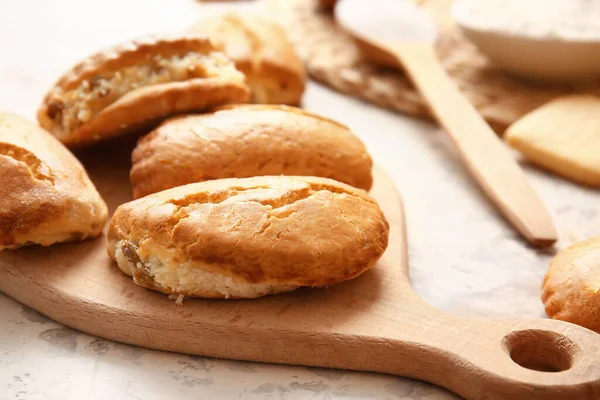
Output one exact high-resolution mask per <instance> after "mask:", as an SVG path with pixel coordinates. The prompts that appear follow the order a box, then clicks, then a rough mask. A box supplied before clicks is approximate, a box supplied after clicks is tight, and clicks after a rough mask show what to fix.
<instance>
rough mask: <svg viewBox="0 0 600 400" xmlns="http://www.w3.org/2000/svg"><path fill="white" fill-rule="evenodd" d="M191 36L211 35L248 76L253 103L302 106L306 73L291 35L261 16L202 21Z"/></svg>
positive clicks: (215, 18) (229, 16)
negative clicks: (289, 36)
mask: <svg viewBox="0 0 600 400" xmlns="http://www.w3.org/2000/svg"><path fill="white" fill-rule="evenodd" d="M188 33H191V34H200V35H208V36H210V38H211V39H212V40H215V41H216V42H217V43H219V44H220V45H221V46H223V51H224V52H225V54H227V56H228V57H229V58H231V59H232V60H233V61H234V62H235V65H236V67H237V68H238V69H239V70H240V71H242V72H243V73H244V74H245V75H246V80H247V82H248V85H250V89H251V90H252V102H253V103H261V104H288V105H299V104H300V101H301V99H302V94H303V93H304V87H305V85H306V71H305V70H304V66H303V64H302V62H301V61H300V59H299V58H298V55H297V54H296V50H295V48H294V46H293V45H292V42H291V41H290V40H289V39H288V37H287V33H286V32H285V30H284V29H283V27H281V26H280V25H279V24H278V23H276V22H274V21H272V20H270V19H268V18H266V17H263V16H260V15H257V14H239V13H229V14H224V15H221V16H217V17H210V18H206V19H202V20H200V21H198V22H197V23H195V24H194V25H193V26H191V27H190V28H189V29H188Z"/></svg>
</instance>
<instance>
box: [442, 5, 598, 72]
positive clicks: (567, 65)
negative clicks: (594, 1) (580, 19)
mask: <svg viewBox="0 0 600 400" xmlns="http://www.w3.org/2000/svg"><path fill="white" fill-rule="evenodd" d="M458 3H459V2H455V3H454V7H453V8H452V15H453V18H454V20H455V21H456V23H457V24H458V26H459V27H460V29H461V31H462V32H463V34H464V36H465V37H466V38H467V39H469V40H470V41H471V42H472V43H473V44H474V45H475V46H477V48H478V49H479V50H480V51H481V52H482V53H483V54H485V55H486V56H487V57H488V58H489V59H490V60H491V61H493V62H494V63H495V64H496V65H497V66H498V67H500V68H501V69H503V70H506V71H508V72H511V73H514V74H516V75H519V76H522V77H525V78H528V79H534V80H541V81H550V82H564V81H581V80H589V79H600V38H598V39H597V40H592V39H587V38H586V39H585V40H570V39H569V40H562V39H559V38H535V37H529V36H525V35H516V34H514V33H505V32H498V31H494V30H485V29H482V28H480V27H475V26H472V25H469V23H468V22H466V21H465V18H464V17H463V16H462V15H461V13H460V12H457V10H458V7H456V6H457V4H458ZM599 18H600V16H599Z"/></svg>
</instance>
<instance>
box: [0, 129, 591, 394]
mask: <svg viewBox="0 0 600 400" xmlns="http://www.w3.org/2000/svg"><path fill="white" fill-rule="evenodd" d="M132 145H133V144H132V143H131V142H124V141H121V142H112V143H107V144H105V145H104V146H100V147H96V148H94V149H93V150H89V151H88V152H87V153H81V154H79V156H80V157H81V158H82V160H83V161H84V163H85V165H86V167H87V169H88V171H89V172H90V175H91V177H92V179H93V180H94V182H95V183H96V185H97V186H98V188H99V190H100V192H101V193H102V195H103V196H104V198H105V199H106V200H107V202H108V203H109V207H110V208H111V210H114V208H115V207H116V206H117V205H119V204H121V203H122V202H124V201H127V200H129V199H130V192H131V188H130V186H129V183H128V171H129V164H128V159H129V154H130V152H131V148H132ZM106 154H111V157H110V158H109V159H107V157H106ZM372 194H373V196H374V197H375V198H376V199H377V200H378V201H379V203H380V204H381V206H382V208H383V210H384V211H385V214H386V216H387V218H388V219H389V222H390V225H391V231H390V244H389V248H388V250H387V251H386V253H385V255H384V256H383V258H382V259H381V260H380V262H379V263H378V265H377V267H376V268H375V269H373V270H371V271H369V272H367V273H365V274H363V275H362V276H360V277H358V278H356V279H354V280H352V281H349V282H345V283H342V284H338V285H335V286H332V287H330V288H327V289H300V290H297V291H295V292H291V293H287V294H282V295H276V296H270V297H266V298H262V299H257V300H247V301H240V300H237V301H236V300H225V301H224V300H197V299H196V300H192V299H186V300H185V301H184V304H183V306H178V305H176V304H175V302H174V301H173V300H169V299H168V298H167V297H166V296H164V295H162V294H159V293H156V292H153V291H150V290H147V289H144V288H141V287H138V286H136V285H135V284H133V282H132V281H131V278H129V277H126V276H125V275H124V274H122V273H121V272H120V271H119V270H118V269H117V267H116V266H115V265H114V264H113V263H112V262H111V261H110V259H109V258H108V256H107V255H106V239H105V237H101V238H98V239H95V240H89V241H86V242H83V243H77V244H62V245H56V246H52V247H49V248H41V247H31V248H26V249H22V250H19V251H12V252H11V251H4V252H2V253H0V290H1V291H2V292H4V293H6V294H7V295H9V296H11V297H13V298H15V299H17V300H18V301H21V302H22V303H24V304H26V305H28V306H30V307H32V308H34V309H35V310H37V311H39V312H41V313H43V314H46V315H47V316H49V317H51V318H53V319H55V320H56V321H58V322H60V323H63V324H65V325H67V326H70V327H73V328H76V329H79V330H81V331H84V332H87V333H89V334H92V335H96V336H100V337H104V338H107V339H112V340H116V341H120V342H125V343H129V344H134V345H138V346H143V347H149V348H154V349H160V350H167V351H174V352H181V353H189V354H199V355H205V356H212V357H220V358H231V359H240V360H251V361H263V362H273V363H283V364H299V365H311V366H320V367H332V368H343V369H353V370H362V371H376V372H383V373H390V374H396V375H402V376H408V377H412V378H417V379H422V380H426V381H429V382H433V383H436V384H438V385H441V386H444V387H446V388H448V389H450V390H452V391H454V392H456V393H458V394H460V395H462V396H464V397H466V398H472V399H495V398H509V399H545V400H551V399H575V398H577V399H584V398H585V399H598V398H600V366H599V365H600V335H597V334H596V333H594V332H592V331H589V330H586V329H584V328H581V327H578V326H576V325H572V324H568V323H564V322H560V321H551V320H543V319H532V320H519V319H515V320H478V319H466V318H459V317H456V316H453V315H449V314H446V313H443V312H441V311H438V310H436V309H434V308H433V307H431V306H430V305H428V304H426V303H425V302H424V301H423V300H421V299H420V298H419V297H418V296H417V295H416V294H415V293H414V292H413V291H412V290H411V288H410V283H409V277H408V261H407V249H406V236H405V229H404V217H403V210H402V202H401V198H400V196H399V194H398V193H397V191H396V189H395V188H394V185H393V183H392V182H391V181H390V179H389V178H388V177H387V176H386V175H385V173H383V172H382V171H381V170H379V169H376V170H375V186H374V188H373V190H372ZM439 267H440V268H444V266H443V265H440V266H439ZM513 360H514V361H513ZM519 364H520V365H519ZM521 365H522V366H521Z"/></svg>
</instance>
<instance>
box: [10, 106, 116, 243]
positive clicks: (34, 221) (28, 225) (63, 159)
mask: <svg viewBox="0 0 600 400" xmlns="http://www.w3.org/2000/svg"><path fill="white" fill-rule="evenodd" d="M0 177H1V178H0V250H3V249H16V248H18V247H21V246H25V245H29V244H41V245H42V246H49V245H51V244H53V243H57V242H67V241H73V240H82V239H86V238H91V237H94V236H98V235H99V234H100V233H101V232H102V228H103V227H104V224H105V222H106V218H107V214H108V211H107V208H106V204H105V203H104V201H103V200H102V198H101V197H100V195H99V194H98V192H97V191H96V188H95V187H94V185H93V183H92V182H91V181H90V179H89V178H88V176H87V174H86V172H85V170H84V169H83V167H82V166H81V164H80V163H79V161H78V160H77V159H76V158H75V156H73V155H72V154H71V153H70V152H69V151H68V150H67V149H66V148H65V147H64V146H63V145H62V144H61V143H60V142H59V141H58V140H56V138H54V137H53V136H52V135H50V134H49V133H48V132H46V131H44V130H43V129H41V128H40V127H38V126H37V125H34V124H32V123H30V122H28V121H27V120H25V119H23V118H21V117H19V116H16V115H13V114H8V113H0Z"/></svg>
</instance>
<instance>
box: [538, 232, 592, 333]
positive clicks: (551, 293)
mask: <svg viewBox="0 0 600 400" xmlns="http://www.w3.org/2000/svg"><path fill="white" fill-rule="evenodd" d="M542 301H543V302H544V305H545V307H546V314H548V316H549V317H550V318H554V319H560V320H563V321H568V322H572V323H574V324H577V325H581V326H583V327H586V328H588V329H591V330H593V331H596V332H598V333H600V236H596V237H593V238H591V239H588V240H585V241H583V242H581V243H577V244H575V245H573V246H571V247H569V248H567V249H565V250H563V251H561V252H560V253H559V254H558V255H557V256H556V257H554V259H553V260H552V262H551V263H550V268H549V269H548V272H547V274H546V277H545V278H544V283H543V285H542Z"/></svg>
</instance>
